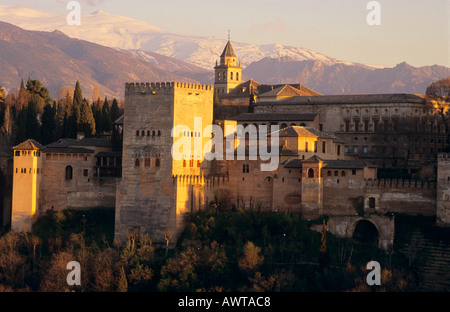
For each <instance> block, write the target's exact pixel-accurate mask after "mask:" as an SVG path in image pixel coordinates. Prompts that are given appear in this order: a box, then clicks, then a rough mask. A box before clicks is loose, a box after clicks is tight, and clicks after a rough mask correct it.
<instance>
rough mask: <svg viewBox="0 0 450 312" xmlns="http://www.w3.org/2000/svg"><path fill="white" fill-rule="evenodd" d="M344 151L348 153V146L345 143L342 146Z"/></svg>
mask: <svg viewBox="0 0 450 312" xmlns="http://www.w3.org/2000/svg"><path fill="white" fill-rule="evenodd" d="M344 152H345V154H348V146H347V145H346V146H345V147H344Z"/></svg>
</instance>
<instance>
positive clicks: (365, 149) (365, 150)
mask: <svg viewBox="0 0 450 312" xmlns="http://www.w3.org/2000/svg"><path fill="white" fill-rule="evenodd" d="M363 151H364V154H367V146H364V148H363Z"/></svg>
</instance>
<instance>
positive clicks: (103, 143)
mask: <svg viewBox="0 0 450 312" xmlns="http://www.w3.org/2000/svg"><path fill="white" fill-rule="evenodd" d="M92 146H95V147H112V146H113V144H112V142H111V140H109V139H105V138H84V139H82V140H77V139H60V140H58V141H56V142H53V143H50V144H48V145H46V147H47V148H55V147H59V148H62V147H92Z"/></svg>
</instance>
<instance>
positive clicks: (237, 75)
mask: <svg viewBox="0 0 450 312" xmlns="http://www.w3.org/2000/svg"><path fill="white" fill-rule="evenodd" d="M236 80H237V81H239V73H236Z"/></svg>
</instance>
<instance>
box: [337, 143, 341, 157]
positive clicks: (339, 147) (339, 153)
mask: <svg viewBox="0 0 450 312" xmlns="http://www.w3.org/2000/svg"><path fill="white" fill-rule="evenodd" d="M337 154H338V156H339V155H341V146H340V145H338V146H337Z"/></svg>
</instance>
